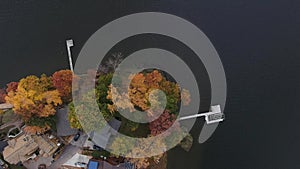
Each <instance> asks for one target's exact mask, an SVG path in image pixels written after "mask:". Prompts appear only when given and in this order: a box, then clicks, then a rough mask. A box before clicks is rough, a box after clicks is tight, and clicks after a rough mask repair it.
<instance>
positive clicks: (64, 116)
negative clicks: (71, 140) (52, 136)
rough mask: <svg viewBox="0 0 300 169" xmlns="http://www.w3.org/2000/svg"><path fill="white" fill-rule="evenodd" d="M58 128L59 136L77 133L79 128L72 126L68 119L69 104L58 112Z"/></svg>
mask: <svg viewBox="0 0 300 169" xmlns="http://www.w3.org/2000/svg"><path fill="white" fill-rule="evenodd" d="M56 128H57V135H58V136H70V135H74V134H76V133H77V129H73V128H71V126H70V123H69V120H68V106H65V107H64V108H62V109H59V110H58V111H57V113H56Z"/></svg>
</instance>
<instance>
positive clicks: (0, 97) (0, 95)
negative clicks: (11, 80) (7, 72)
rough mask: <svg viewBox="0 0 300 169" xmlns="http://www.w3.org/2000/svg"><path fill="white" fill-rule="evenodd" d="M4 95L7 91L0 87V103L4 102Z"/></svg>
mask: <svg viewBox="0 0 300 169" xmlns="http://www.w3.org/2000/svg"><path fill="white" fill-rule="evenodd" d="M6 95H7V93H6V91H5V89H0V104H1V103H5V97H6Z"/></svg>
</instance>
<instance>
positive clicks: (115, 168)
mask: <svg viewBox="0 0 300 169" xmlns="http://www.w3.org/2000/svg"><path fill="white" fill-rule="evenodd" d="M87 169H135V166H134V165H133V164H131V163H128V162H125V163H120V164H119V165H111V164H110V163H108V162H106V161H102V160H90V161H89V163H88V167H87Z"/></svg>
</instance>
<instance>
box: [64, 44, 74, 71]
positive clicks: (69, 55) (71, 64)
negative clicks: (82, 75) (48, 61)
mask: <svg viewBox="0 0 300 169" xmlns="http://www.w3.org/2000/svg"><path fill="white" fill-rule="evenodd" d="M66 44H67V51H68V57H69V64H70V69H71V71H72V72H74V69H73V62H72V54H71V47H72V46H74V43H73V40H72V39H70V40H66Z"/></svg>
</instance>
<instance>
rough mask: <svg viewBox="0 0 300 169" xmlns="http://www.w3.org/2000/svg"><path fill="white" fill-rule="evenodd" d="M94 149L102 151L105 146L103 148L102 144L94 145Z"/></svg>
mask: <svg viewBox="0 0 300 169" xmlns="http://www.w3.org/2000/svg"><path fill="white" fill-rule="evenodd" d="M93 149H94V150H98V151H102V150H103V148H101V147H100V146H97V145H95V144H94V145H93Z"/></svg>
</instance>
